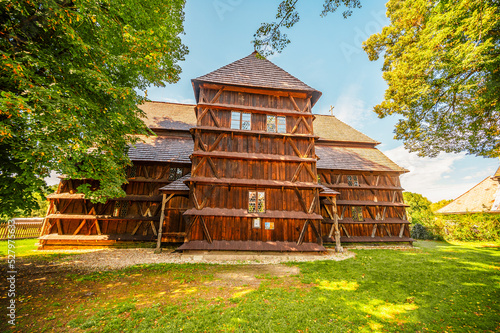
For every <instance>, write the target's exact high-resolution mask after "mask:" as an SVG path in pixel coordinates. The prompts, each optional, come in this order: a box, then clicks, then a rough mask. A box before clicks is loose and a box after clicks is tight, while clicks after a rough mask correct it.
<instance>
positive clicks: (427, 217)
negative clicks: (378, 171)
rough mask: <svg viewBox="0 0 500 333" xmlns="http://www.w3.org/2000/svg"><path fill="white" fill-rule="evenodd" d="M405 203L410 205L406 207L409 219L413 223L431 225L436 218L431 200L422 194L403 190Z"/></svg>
mask: <svg viewBox="0 0 500 333" xmlns="http://www.w3.org/2000/svg"><path fill="white" fill-rule="evenodd" d="M403 198H404V200H405V203H406V204H407V205H408V206H409V207H407V208H406V212H407V214H408V220H409V221H410V222H411V223H412V224H416V223H419V224H422V225H424V226H426V227H429V226H431V225H432V224H433V223H432V221H433V219H434V214H433V213H432V210H431V204H432V203H431V202H430V201H429V199H427V198H426V197H424V196H423V195H422V194H419V193H413V192H403Z"/></svg>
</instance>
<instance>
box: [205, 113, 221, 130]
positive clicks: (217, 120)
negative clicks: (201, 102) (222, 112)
mask: <svg viewBox="0 0 500 333" xmlns="http://www.w3.org/2000/svg"><path fill="white" fill-rule="evenodd" d="M208 112H210V115H211V116H212V119H213V120H214V123H215V126H217V127H221V126H220V123H219V119H217V117H216V116H215V113H214V111H213V110H212V109H208Z"/></svg>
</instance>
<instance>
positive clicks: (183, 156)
mask: <svg viewBox="0 0 500 333" xmlns="http://www.w3.org/2000/svg"><path fill="white" fill-rule="evenodd" d="M141 139H142V140H143V142H139V143H136V144H135V145H133V146H131V147H130V150H129V152H128V156H129V157H130V160H132V161H153V162H170V163H188V164H191V160H190V159H189V155H191V154H192V153H193V148H194V143H193V140H192V139H191V138H178V137H170V136H157V137H155V136H151V137H145V136H144V137H142V136H141Z"/></svg>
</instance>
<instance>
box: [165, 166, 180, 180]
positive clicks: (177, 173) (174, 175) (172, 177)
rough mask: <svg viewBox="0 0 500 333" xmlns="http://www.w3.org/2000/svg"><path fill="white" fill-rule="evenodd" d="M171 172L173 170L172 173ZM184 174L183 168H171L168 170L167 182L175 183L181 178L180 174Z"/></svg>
mask: <svg viewBox="0 0 500 333" xmlns="http://www.w3.org/2000/svg"><path fill="white" fill-rule="evenodd" d="M172 170H175V171H174V172H172ZM183 173H184V170H183V168H179V167H171V168H170V170H168V181H171V182H173V181H176V180H177V179H179V178H181V177H182V174H183Z"/></svg>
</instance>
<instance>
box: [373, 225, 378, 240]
mask: <svg viewBox="0 0 500 333" xmlns="http://www.w3.org/2000/svg"><path fill="white" fill-rule="evenodd" d="M377 226H378V224H374V225H373V229H372V238H373V237H375V233H376V232H377Z"/></svg>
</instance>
